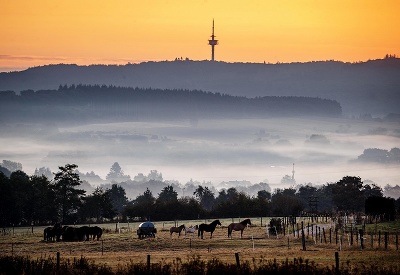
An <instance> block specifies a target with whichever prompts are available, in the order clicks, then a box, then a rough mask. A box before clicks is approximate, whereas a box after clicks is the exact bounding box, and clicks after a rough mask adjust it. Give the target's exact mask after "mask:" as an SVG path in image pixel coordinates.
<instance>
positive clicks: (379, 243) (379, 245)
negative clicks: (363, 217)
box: [378, 230, 381, 247]
mask: <svg viewBox="0 0 400 275" xmlns="http://www.w3.org/2000/svg"><path fill="white" fill-rule="evenodd" d="M378 247H381V231H380V230H379V232H378Z"/></svg>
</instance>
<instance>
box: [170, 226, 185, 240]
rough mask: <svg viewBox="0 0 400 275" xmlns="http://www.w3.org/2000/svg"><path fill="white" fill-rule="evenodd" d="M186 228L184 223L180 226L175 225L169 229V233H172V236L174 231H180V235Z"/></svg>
mask: <svg viewBox="0 0 400 275" xmlns="http://www.w3.org/2000/svg"><path fill="white" fill-rule="evenodd" d="M184 229H185V225H184V224H182V225H181V226H178V227H175V226H173V227H171V228H170V229H169V233H171V235H170V236H172V233H174V232H175V233H178V235H179V236H180V235H181V231H182V230H184ZM179 236H178V237H179Z"/></svg>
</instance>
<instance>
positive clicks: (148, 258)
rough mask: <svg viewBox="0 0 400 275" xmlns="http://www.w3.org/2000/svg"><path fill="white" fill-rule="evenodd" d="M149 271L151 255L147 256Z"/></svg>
mask: <svg viewBox="0 0 400 275" xmlns="http://www.w3.org/2000/svg"><path fill="white" fill-rule="evenodd" d="M147 270H150V254H148V255H147Z"/></svg>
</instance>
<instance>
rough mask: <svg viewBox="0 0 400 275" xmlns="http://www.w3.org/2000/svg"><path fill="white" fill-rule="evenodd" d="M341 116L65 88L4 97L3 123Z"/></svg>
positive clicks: (290, 105)
mask: <svg viewBox="0 0 400 275" xmlns="http://www.w3.org/2000/svg"><path fill="white" fill-rule="evenodd" d="M307 115H314V116H315V115H317V116H340V115H341V107H340V104H339V103H338V102H336V101H333V100H327V99H320V98H308V97H257V98H246V97H238V96H231V95H226V94H220V93H211V92H203V91H188V90H160V89H142V88H123V87H115V86H105V85H103V86H99V85H77V86H75V85H71V86H67V85H64V86H61V85H60V87H59V89H58V90H38V91H33V90H24V91H21V93H20V95H17V94H16V93H15V92H12V91H3V92H0V119H1V120H3V121H15V120H23V121H32V120H39V121H43V120H49V119H55V120H61V121H64V120H78V121H84V120H96V119H98V120H104V119H108V120H110V119H112V120H139V119H183V118H184V119H198V118H224V117H226V118H249V117H273V116H307Z"/></svg>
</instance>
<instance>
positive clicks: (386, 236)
mask: <svg viewBox="0 0 400 275" xmlns="http://www.w3.org/2000/svg"><path fill="white" fill-rule="evenodd" d="M388 242H389V234H388V232H385V249H387V248H388Z"/></svg>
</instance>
